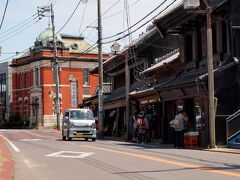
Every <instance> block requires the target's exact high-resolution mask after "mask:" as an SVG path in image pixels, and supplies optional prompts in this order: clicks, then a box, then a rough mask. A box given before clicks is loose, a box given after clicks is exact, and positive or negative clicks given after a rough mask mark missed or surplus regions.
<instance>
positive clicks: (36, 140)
mask: <svg viewBox="0 0 240 180" xmlns="http://www.w3.org/2000/svg"><path fill="white" fill-rule="evenodd" d="M40 140H41V139H21V140H20V141H40Z"/></svg>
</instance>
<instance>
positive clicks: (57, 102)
mask: <svg viewBox="0 0 240 180" xmlns="http://www.w3.org/2000/svg"><path fill="white" fill-rule="evenodd" d="M51 22H52V34H53V68H54V81H55V96H56V97H55V110H56V116H57V130H60V102H59V71H58V62H57V45H56V36H55V26H54V12H53V5H52V4H51Z"/></svg>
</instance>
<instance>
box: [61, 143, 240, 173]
mask: <svg viewBox="0 0 240 180" xmlns="http://www.w3.org/2000/svg"><path fill="white" fill-rule="evenodd" d="M65 143H71V144H74V145H78V144H75V143H72V142H65ZM78 146H81V147H87V148H92V149H98V150H102V151H107V152H113V153H117V154H123V155H127V156H131V157H136V158H140V159H146V160H150V161H156V162H161V163H165V164H170V165H175V166H180V167H187V168H191V169H199V170H204V171H207V172H211V173H216V174H222V175H226V176H233V177H240V174H239V173H234V172H227V171H223V170H215V169H213V168H214V167H213V168H204V167H201V166H197V165H193V164H189V163H182V162H177V161H170V160H165V159H161V158H158V157H154V156H149V155H144V154H137V153H131V152H126V151H120V150H115V149H109V148H103V147H98V146H89V145H78Z"/></svg>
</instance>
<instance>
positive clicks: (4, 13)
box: [0, 0, 9, 29]
mask: <svg viewBox="0 0 240 180" xmlns="http://www.w3.org/2000/svg"><path fill="white" fill-rule="evenodd" d="M8 2H9V0H7V2H6V5H5V9H4V12H3V17H2V21H1V25H0V29H1V28H2V25H3V21H4V19H5V16H6V12H7V7H8Z"/></svg>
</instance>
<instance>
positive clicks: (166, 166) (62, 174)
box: [0, 130, 240, 180]
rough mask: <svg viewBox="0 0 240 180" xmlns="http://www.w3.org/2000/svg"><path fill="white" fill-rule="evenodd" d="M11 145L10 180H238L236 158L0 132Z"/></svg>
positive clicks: (36, 133) (31, 132) (35, 133)
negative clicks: (11, 168)
mask: <svg viewBox="0 0 240 180" xmlns="http://www.w3.org/2000/svg"><path fill="white" fill-rule="evenodd" d="M0 134H1V135H3V136H4V137H6V138H7V139H8V140H9V141H10V144H11V145H10V144H9V145H8V147H9V149H10V150H11V152H12V154H13V157H14V160H15V169H14V179H15V180H85V179H86V180H121V179H131V180H157V179H163V180H164V179H167V180H172V179H173V180H175V179H177V180H188V179H189V180H192V179H194V180H197V179H201V180H208V179H211V180H213V179H217V180H226V179H227V180H231V179H240V155H239V154H230V153H220V152H208V151H200V150H187V149H172V148H164V147H159V146H149V145H139V144H132V143H126V142H119V141H109V140H97V141H96V142H91V141H88V142H86V141H83V140H80V141H79V140H73V141H62V140H61V134H60V133H59V132H55V131H46V130H7V131H0Z"/></svg>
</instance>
